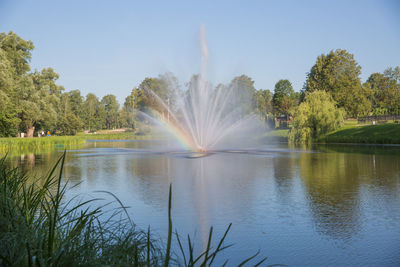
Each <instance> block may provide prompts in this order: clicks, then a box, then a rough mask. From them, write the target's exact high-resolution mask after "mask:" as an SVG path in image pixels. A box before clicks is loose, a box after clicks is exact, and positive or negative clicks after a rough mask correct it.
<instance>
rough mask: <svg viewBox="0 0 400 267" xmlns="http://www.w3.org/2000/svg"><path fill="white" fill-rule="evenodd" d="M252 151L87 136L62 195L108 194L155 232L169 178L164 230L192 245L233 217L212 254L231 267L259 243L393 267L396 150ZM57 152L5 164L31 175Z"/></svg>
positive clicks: (295, 262)
mask: <svg viewBox="0 0 400 267" xmlns="http://www.w3.org/2000/svg"><path fill="white" fill-rule="evenodd" d="M259 149H260V150H262V151H252V153H245V152H244V151H222V152H219V153H215V154H212V155H209V156H206V157H200V158H191V157H190V156H193V155H187V154H182V153H165V152H166V151H170V149H169V148H168V146H166V145H165V144H164V143H163V142H161V141H160V142H155V141H152V142H149V141H131V142H126V141H125V142H123V141H119V142H118V141H117V142H88V143H87V144H86V145H85V146H84V147H81V148H80V149H77V150H72V151H70V152H68V156H67V163H66V167H65V179H68V180H69V183H70V185H76V184H78V186H76V187H75V188H74V189H72V190H71V191H70V192H69V193H68V196H67V197H72V196H74V195H76V194H82V193H84V194H88V193H89V194H90V195H91V196H99V194H100V193H95V192H94V191H96V190H108V191H111V192H113V193H115V194H116V195H117V196H118V197H119V198H120V199H121V200H122V202H123V203H125V204H126V205H128V206H130V209H129V211H130V214H131V216H132V218H133V220H134V221H135V222H136V224H137V225H138V226H139V227H141V228H143V229H146V228H147V226H148V225H151V227H152V229H153V231H154V232H156V233H157V234H158V235H159V236H161V237H165V236H166V232H167V203H168V201H167V200H168V188H169V184H170V183H172V187H173V198H172V201H173V204H172V205H173V211H172V213H173V223H174V229H175V228H176V229H178V231H179V233H180V234H181V235H183V236H186V235H187V234H191V236H195V240H196V246H197V248H199V249H200V248H202V247H203V246H205V244H206V240H207V238H208V231H209V227H210V226H211V225H212V226H214V229H215V230H216V231H215V233H217V236H218V235H219V236H221V235H222V234H223V232H224V231H225V229H226V227H227V226H228V224H229V223H230V222H232V223H233V226H232V229H231V232H230V234H229V235H228V238H227V241H228V242H227V243H234V244H235V245H234V246H233V247H232V248H230V249H229V250H228V251H227V252H225V254H224V255H222V256H225V257H230V258H231V260H230V262H231V264H234V263H237V262H238V261H240V259H243V258H245V257H246V256H249V255H251V254H252V253H255V252H256V251H257V250H258V249H260V250H261V253H262V254H263V255H265V256H268V260H267V264H273V263H284V264H288V265H290V266H400V147H389V146H388V147H385V146H381V147H376V146H375V147H370V146H321V147H314V148H313V149H307V150H306V149H298V148H297V149H293V148H288V147H287V145H284V144H280V145H267V146H264V147H262V148H259ZM154 151H159V152H160V153H153V152H154ZM59 154H61V152H60V151H52V152H48V153H46V154H41V155H34V154H25V155H21V156H18V157H14V158H12V159H10V160H11V161H12V162H13V163H14V164H18V165H21V166H23V167H24V168H27V169H30V168H32V166H36V167H35V168H34V169H33V171H34V172H36V173H40V172H42V171H44V170H48V168H49V165H51V164H53V163H54V161H55V160H56V158H57V156H58V155H59ZM101 196H102V197H107V196H105V195H104V194H103V195H101ZM223 258H224V257H221V260H222V259H223Z"/></svg>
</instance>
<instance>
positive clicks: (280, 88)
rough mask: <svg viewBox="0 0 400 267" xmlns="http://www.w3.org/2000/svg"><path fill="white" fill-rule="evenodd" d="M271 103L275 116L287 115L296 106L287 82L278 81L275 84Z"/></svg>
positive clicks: (291, 88)
mask: <svg viewBox="0 0 400 267" xmlns="http://www.w3.org/2000/svg"><path fill="white" fill-rule="evenodd" d="M272 103H273V106H274V110H275V115H278V116H279V115H286V116H287V115H289V114H290V110H291V108H293V107H294V106H295V104H296V96H295V93H294V90H293V87H292V84H291V83H290V81H289V80H279V81H278V82H277V83H276V84H275V89H274V96H273V97H272Z"/></svg>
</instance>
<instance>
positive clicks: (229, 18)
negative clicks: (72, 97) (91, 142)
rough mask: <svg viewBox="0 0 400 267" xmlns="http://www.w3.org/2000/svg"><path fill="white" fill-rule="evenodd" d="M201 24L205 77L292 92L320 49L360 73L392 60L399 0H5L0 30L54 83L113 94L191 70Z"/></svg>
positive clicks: (398, 39) (398, 36)
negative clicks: (16, 39) (16, 38)
mask: <svg viewBox="0 0 400 267" xmlns="http://www.w3.org/2000/svg"><path fill="white" fill-rule="evenodd" d="M201 24H204V25H205V27H206V31H207V40H208V45H209V50H210V69H209V72H210V79H211V81H212V82H213V83H214V84H216V83H219V82H223V83H227V82H229V81H230V80H231V79H232V78H233V77H234V76H235V75H241V74H246V75H248V76H250V77H251V78H252V79H253V80H254V81H255V86H256V88H257V89H271V90H273V88H274V85H275V83H276V82H277V81H278V80H279V79H289V80H290V81H291V82H292V84H293V86H294V89H295V90H296V91H298V90H300V89H301V88H302V86H303V83H304V81H305V78H306V73H307V72H308V71H309V70H310V68H311V66H312V65H313V64H314V62H315V59H316V58H317V56H318V55H320V54H322V53H327V52H329V51H330V50H332V49H337V48H342V49H346V50H348V51H349V52H351V53H353V54H354V55H355V59H356V60H357V62H358V63H359V64H360V65H361V66H362V76H361V78H362V80H363V81H365V80H366V79H367V78H368V76H369V75H370V74H371V73H373V72H382V71H383V70H384V69H385V68H387V67H389V66H398V65H400V51H399V49H400V1H396V0H394V1H350V0H346V1H322V0H321V1H277V0H276V1H233V0H231V1H171V0H168V1H75V0H69V1H53V0H52V1H50V0H49V1H33V0H32V1H7V0H0V32H8V31H10V30H12V31H14V32H16V33H17V34H18V35H20V36H21V37H22V38H24V39H28V40H32V41H33V42H34V44H35V49H34V51H33V53H32V61H31V65H32V66H33V69H42V68H43V67H52V68H54V69H55V71H56V72H58V73H59V74H60V79H59V84H61V85H64V86H65V88H66V89H67V91H68V90H73V89H80V90H81V92H82V93H83V95H86V94H87V93H89V92H93V93H95V94H96V95H97V96H99V97H102V96H104V95H106V94H108V93H111V94H115V95H116V96H117V97H118V99H119V101H120V102H122V101H123V99H124V98H125V97H126V96H127V95H128V94H129V93H130V91H131V89H132V88H133V87H134V86H137V85H138V84H139V83H140V82H141V81H142V80H143V79H144V78H145V77H146V76H150V77H153V76H157V75H158V74H160V73H164V72H166V71H171V72H173V73H174V74H175V75H176V76H177V77H178V78H179V80H180V82H181V83H184V82H186V81H187V80H188V79H189V77H190V76H191V75H192V74H193V73H198V72H199V69H200V66H199V65H200V58H199V56H200V52H199V44H198V32H199V28H200V25H201Z"/></svg>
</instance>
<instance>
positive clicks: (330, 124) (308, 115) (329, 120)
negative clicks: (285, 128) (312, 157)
mask: <svg viewBox="0 0 400 267" xmlns="http://www.w3.org/2000/svg"><path fill="white" fill-rule="evenodd" d="M335 104H336V103H335V101H333V100H332V97H331V96H330V95H329V94H328V93H327V92H325V91H314V92H310V93H307V94H306V97H305V101H304V102H302V103H301V104H300V105H299V106H298V108H297V109H296V111H295V113H294V119H293V128H292V129H291V130H290V132H289V141H291V142H295V143H305V142H310V141H312V140H316V139H318V138H320V137H322V136H323V135H325V134H327V133H328V132H330V131H333V130H335V129H338V128H339V127H340V126H341V124H342V121H343V111H342V110H341V109H339V108H337V107H336V105H335Z"/></svg>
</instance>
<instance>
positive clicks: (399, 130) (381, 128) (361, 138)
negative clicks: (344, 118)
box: [319, 123, 400, 144]
mask: <svg viewBox="0 0 400 267" xmlns="http://www.w3.org/2000/svg"><path fill="white" fill-rule="evenodd" d="M319 141H321V142H325V143H361V144H400V124H394V123H389V124H381V125H368V126H355V125H345V126H344V127H343V128H341V129H339V130H337V131H334V132H332V133H329V134H328V135H327V136H325V137H324V138H321V139H320V140H319Z"/></svg>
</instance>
